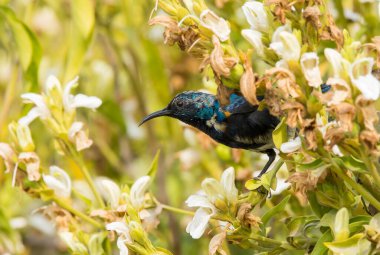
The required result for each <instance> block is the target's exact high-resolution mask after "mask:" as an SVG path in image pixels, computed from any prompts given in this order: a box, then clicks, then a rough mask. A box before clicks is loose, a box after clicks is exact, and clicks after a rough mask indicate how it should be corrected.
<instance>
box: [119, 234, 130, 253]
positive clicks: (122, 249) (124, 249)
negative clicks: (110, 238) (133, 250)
mask: <svg viewBox="0 0 380 255" xmlns="http://www.w3.org/2000/svg"><path fill="white" fill-rule="evenodd" d="M116 244H117V248H119V251H120V255H128V253H129V251H128V247H127V245H125V238H122V237H119V238H118V239H117V242H116Z"/></svg>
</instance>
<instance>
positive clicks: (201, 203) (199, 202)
mask: <svg viewBox="0 0 380 255" xmlns="http://www.w3.org/2000/svg"><path fill="white" fill-rule="evenodd" d="M185 203H186V205H187V206H188V207H204V208H209V209H211V210H212V211H215V207H214V205H213V204H212V203H211V202H210V201H209V200H208V199H207V197H206V196H202V195H191V196H189V198H188V199H187V200H186V201H185Z"/></svg>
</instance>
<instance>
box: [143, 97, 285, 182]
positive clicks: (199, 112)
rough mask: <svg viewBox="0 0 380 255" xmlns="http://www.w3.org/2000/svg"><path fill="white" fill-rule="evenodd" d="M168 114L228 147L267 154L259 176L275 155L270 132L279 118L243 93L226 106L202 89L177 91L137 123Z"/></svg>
mask: <svg viewBox="0 0 380 255" xmlns="http://www.w3.org/2000/svg"><path fill="white" fill-rule="evenodd" d="M161 116H168V117H171V118H175V119H178V120H180V121H182V122H184V123H186V124H188V125H191V126H193V127H195V128H197V129H199V130H200V131H202V132H203V133H205V134H207V135H208V136H210V137H211V138H212V139H214V140H215V141H217V142H219V143H221V144H224V145H226V146H228V147H231V148H238V149H245V150H251V151H255V152H260V153H265V154H267V155H268V157H269V159H268V162H267V163H266V164H265V166H264V168H263V169H262V170H261V172H260V174H259V175H258V177H260V176H262V175H263V174H264V173H265V172H266V171H267V170H268V168H269V167H270V165H271V164H272V163H273V161H274V160H275V158H276V152H275V151H274V147H275V146H274V143H273V140H272V132H273V130H274V129H275V128H276V126H277V125H278V124H279V122H280V120H279V119H278V118H277V117H275V116H273V115H271V114H270V113H269V110H268V109H263V110H258V106H257V105H256V106H255V105H251V104H250V103H249V102H248V101H247V100H245V99H244V97H242V96H239V95H237V94H232V95H231V96H230V102H229V104H228V105H227V106H221V104H220V103H219V101H218V100H217V98H216V96H214V95H212V94H207V93H203V92H196V91H186V92H182V93H180V94H178V95H177V96H175V97H174V98H173V100H172V101H171V102H170V103H169V104H168V106H166V107H165V108H164V109H162V110H159V111H156V112H153V113H151V114H149V115H148V116H146V117H145V118H144V119H143V120H142V121H141V123H140V125H142V124H144V123H145V122H147V121H149V120H151V119H154V118H157V117H161Z"/></svg>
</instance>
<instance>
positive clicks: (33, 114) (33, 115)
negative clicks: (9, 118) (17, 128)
mask: <svg viewBox="0 0 380 255" xmlns="http://www.w3.org/2000/svg"><path fill="white" fill-rule="evenodd" d="M40 116H41V112H40V111H39V110H38V107H37V106H36V107H33V108H32V109H31V110H30V111H29V112H28V114H27V115H25V116H24V117H22V118H21V119H19V120H18V123H19V124H20V125H24V126H29V124H30V123H31V122H32V121H33V120H35V119H37V118H38V117H40Z"/></svg>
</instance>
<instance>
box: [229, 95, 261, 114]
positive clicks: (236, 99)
mask: <svg viewBox="0 0 380 255" xmlns="http://www.w3.org/2000/svg"><path fill="white" fill-rule="evenodd" d="M256 110H257V106H254V105H251V104H250V103H248V101H247V100H245V99H244V97H242V96H238V95H236V94H232V95H231V96H230V104H229V105H227V106H226V107H224V109H223V111H224V113H225V114H226V115H227V116H228V115H232V114H241V113H249V112H254V111H256Z"/></svg>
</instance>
